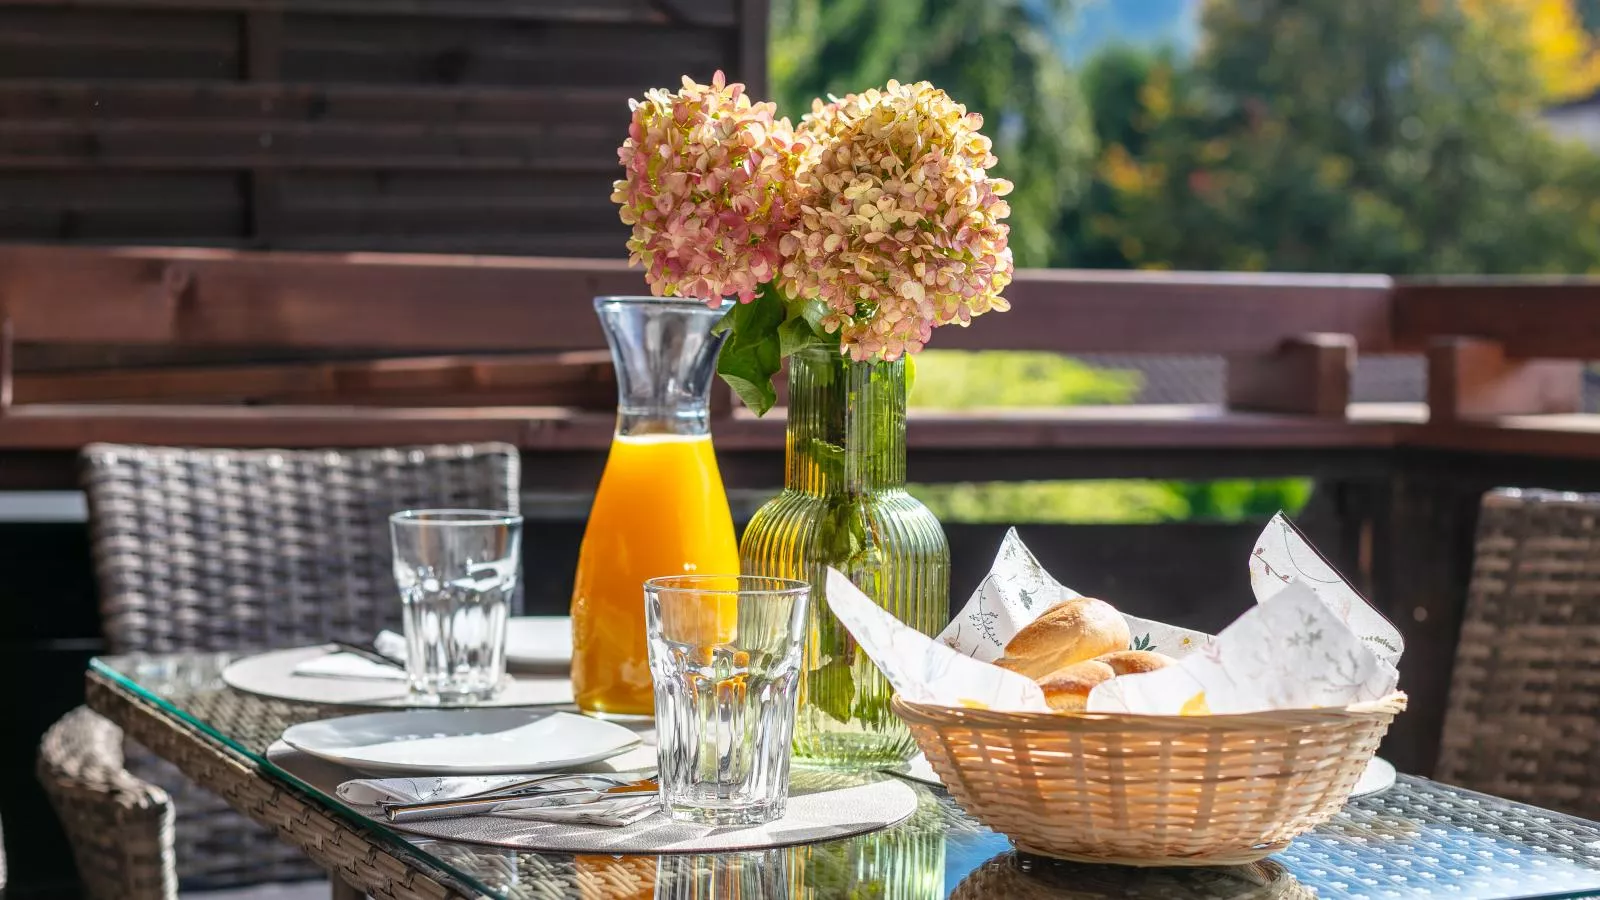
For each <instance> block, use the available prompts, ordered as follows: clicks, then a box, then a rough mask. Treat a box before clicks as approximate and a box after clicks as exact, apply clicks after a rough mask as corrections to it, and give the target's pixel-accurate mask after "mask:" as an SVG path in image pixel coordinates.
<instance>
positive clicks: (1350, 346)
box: [1227, 333, 1356, 418]
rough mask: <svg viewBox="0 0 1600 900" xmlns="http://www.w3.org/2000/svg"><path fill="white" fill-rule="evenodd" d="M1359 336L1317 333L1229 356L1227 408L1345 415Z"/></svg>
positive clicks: (1335, 416)
mask: <svg viewBox="0 0 1600 900" xmlns="http://www.w3.org/2000/svg"><path fill="white" fill-rule="evenodd" d="M1355 360H1356V339H1355V337H1354V336H1352V335H1348V334H1327V333H1314V334H1305V335H1301V336H1299V337H1295V338H1290V339H1288V340H1286V341H1284V342H1283V343H1282V344H1281V345H1279V346H1278V348H1277V350H1275V351H1273V352H1272V353H1269V354H1265V355H1260V356H1242V355H1240V356H1230V357H1228V379H1227V400H1228V406H1229V407H1231V408H1233V409H1238V410H1254V411H1259V412H1278V413H1296V414H1299V415H1307V416H1325V417H1328V418H1344V414H1345V408H1346V407H1347V406H1349V405H1350V374H1351V372H1352V370H1354V368H1355Z"/></svg>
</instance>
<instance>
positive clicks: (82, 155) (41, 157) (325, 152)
mask: <svg viewBox="0 0 1600 900" xmlns="http://www.w3.org/2000/svg"><path fill="white" fill-rule="evenodd" d="M616 145H617V140H616V131H615V130H614V129H603V128H599V127H586V126H538V125H534V126H513V125H456V126H448V127H446V126H440V127H429V126H419V125H416V124H411V123H390V124H377V123H371V124H345V123H334V122H316V123H312V122H273V123H263V122H253V121H243V122H239V121H234V122H228V121H210V122H165V121H159V120H143V121H139V120H123V121H113V122H86V121H71V120H53V121H20V122H19V121H9V122H0V166H6V167H11V168H28V169H71V168H81V167H84V166H95V167H107V168H112V167H123V168H126V167H143V168H163V169H186V170H191V171H192V170H217V169H240V168H308V167H322V168H342V169H366V168H383V169H396V168H421V169H430V170H451V169H467V170H485V169H488V170H507V169H509V170H521V169H538V170H542V171H546V172H570V173H590V172H608V173H609V172H615V171H617V164H616V159H615V155H616ZM595 203H596V205H600V201H599V200H596V201H595Z"/></svg>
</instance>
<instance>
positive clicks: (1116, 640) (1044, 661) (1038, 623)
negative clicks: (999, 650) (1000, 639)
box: [995, 597, 1129, 681]
mask: <svg viewBox="0 0 1600 900" xmlns="http://www.w3.org/2000/svg"><path fill="white" fill-rule="evenodd" d="M1128 640H1129V635H1128V622H1127V620H1126V619H1124V618H1122V613H1119V612H1117V610H1116V607H1114V606H1112V605H1111V604H1109V603H1107V602H1105V601H1104V600H1096V599H1094V598H1092V597H1079V598H1077V599H1074V600H1067V601H1065V602H1063V603H1058V604H1056V605H1055V606H1053V607H1051V608H1050V610H1049V611H1048V612H1046V613H1045V614H1044V615H1042V616H1040V617H1039V618H1037V619H1034V620H1033V621H1032V622H1029V623H1028V624H1027V625H1025V626H1023V628H1022V630H1021V631H1019V632H1017V633H1016V634H1015V635H1014V636H1013V637H1012V638H1011V641H1010V642H1009V643H1007V644H1006V655H1005V656H1004V657H1002V658H1001V659H998V660H996V661H995V665H997V666H1000V667H1001V668H1003V669H1010V670H1011V671H1013V672H1016V673H1018V674H1021V675H1026V676H1028V677H1029V678H1032V679H1034V680H1035V681H1037V680H1039V679H1040V678H1042V677H1044V676H1046V675H1049V674H1050V673H1052V672H1054V671H1056V670H1057V669H1061V668H1065V667H1066V666H1070V665H1072V664H1073V663H1077V662H1083V661H1084V660H1087V659H1094V658H1095V657H1096V656H1099V655H1100V654H1102V653H1110V652H1112V651H1113V650H1126V649H1127V648H1128Z"/></svg>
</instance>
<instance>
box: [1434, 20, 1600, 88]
mask: <svg viewBox="0 0 1600 900" xmlns="http://www.w3.org/2000/svg"><path fill="white" fill-rule="evenodd" d="M1463 8H1464V9H1466V11H1467V12H1468V14H1469V15H1472V16H1474V17H1477V18H1481V19H1486V20H1487V21H1489V22H1490V23H1491V24H1492V25H1494V26H1496V27H1504V29H1505V30H1504V31H1503V32H1502V35H1503V36H1510V37H1514V38H1515V39H1517V40H1519V41H1521V42H1523V44H1524V46H1525V47H1526V48H1527V50H1528V52H1529V53H1530V54H1531V55H1532V58H1533V65H1534V75H1535V77H1536V78H1537V79H1538V83H1539V86H1540V89H1541V90H1542V92H1543V94H1544V96H1545V97H1546V98H1547V99H1549V100H1552V101H1562V100H1575V99H1578V98H1580V97H1587V96H1589V95H1590V94H1592V93H1594V92H1595V89H1596V88H1600V42H1597V41H1596V38H1595V34H1594V32H1595V31H1596V30H1597V29H1600V2H1597V0H1464V2H1463ZM1503 39H1504V38H1503Z"/></svg>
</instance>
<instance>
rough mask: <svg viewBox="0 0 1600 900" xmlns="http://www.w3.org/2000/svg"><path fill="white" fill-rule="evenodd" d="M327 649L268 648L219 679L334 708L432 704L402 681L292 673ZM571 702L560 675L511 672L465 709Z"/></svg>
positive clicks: (254, 691) (255, 691)
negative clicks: (414, 695)
mask: <svg viewBox="0 0 1600 900" xmlns="http://www.w3.org/2000/svg"><path fill="white" fill-rule="evenodd" d="M330 652H332V651H331V650H330V649H329V648H328V647H295V648H292V649H289V650H273V651H270V652H267V653H259V654H256V655H255V656H247V657H245V658H243V659H240V660H235V661H234V662H233V663H232V664H230V665H229V666H228V667H227V668H225V669H223V670H222V681H223V683H224V684H226V685H228V686H229V687H231V688H235V689H237V690H241V691H248V692H249V693H252V694H260V695H261V696H263V697H272V698H274V699H276V700H293V701H295V702H297V703H327V704H332V705H336V706H373V707H381V708H391V709H406V708H411V707H417V706H433V704H423V703H418V702H417V701H416V700H414V699H413V698H412V697H411V694H410V692H409V691H407V690H406V683H405V681H404V680H403V679H396V680H384V679H371V678H332V677H327V676H321V675H296V674H294V668H295V666H297V665H299V664H301V663H303V662H305V661H306V660H309V659H315V658H316V657H318V656H322V655H324V654H327V653H330ZM571 702H572V680H571V679H570V678H567V677H565V676H550V675H545V676H538V675H513V676H512V679H511V683H510V684H508V685H506V686H505V687H504V688H502V689H501V691H500V693H498V694H495V695H494V698H493V699H490V700H482V701H478V702H476V703H473V704H471V708H474V709H481V708H483V707H499V706H554V705H560V704H563V703H571Z"/></svg>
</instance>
